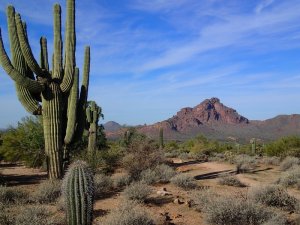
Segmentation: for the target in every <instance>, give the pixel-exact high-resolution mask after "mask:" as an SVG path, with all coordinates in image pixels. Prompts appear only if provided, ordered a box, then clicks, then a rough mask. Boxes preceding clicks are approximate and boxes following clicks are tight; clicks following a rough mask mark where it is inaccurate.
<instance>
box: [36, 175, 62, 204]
mask: <svg viewBox="0 0 300 225" xmlns="http://www.w3.org/2000/svg"><path fill="white" fill-rule="evenodd" d="M60 195H61V182H60V180H47V181H44V182H43V183H41V184H40V185H39V186H38V187H37V190H36V191H35V192H34V193H33V199H34V200H35V201H37V202H39V203H52V202H55V201H56V200H57V199H58V198H59V196H60Z"/></svg>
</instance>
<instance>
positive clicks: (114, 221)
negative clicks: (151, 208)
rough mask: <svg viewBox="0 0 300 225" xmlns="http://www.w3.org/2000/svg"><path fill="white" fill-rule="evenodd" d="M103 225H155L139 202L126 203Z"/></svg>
mask: <svg viewBox="0 0 300 225" xmlns="http://www.w3.org/2000/svg"><path fill="white" fill-rule="evenodd" d="M103 224H106V225H154V224H155V223H154V221H153V219H152V218H151V217H150V216H149V214H148V213H147V212H146V211H145V210H144V209H143V208H142V207H141V206H140V205H139V204H138V203H137V202H134V201H124V202H122V203H121V205H119V206H118V207H117V208H116V209H115V210H113V211H112V212H111V213H110V214H109V215H108V218H107V219H106V221H105V222H104V223H103ZM99 225H100V224H99ZM101 225H102V224H101Z"/></svg>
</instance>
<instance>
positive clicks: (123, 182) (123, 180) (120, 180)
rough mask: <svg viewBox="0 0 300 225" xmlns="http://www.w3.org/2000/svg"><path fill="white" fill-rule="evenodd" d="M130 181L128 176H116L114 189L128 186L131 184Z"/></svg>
mask: <svg viewBox="0 0 300 225" xmlns="http://www.w3.org/2000/svg"><path fill="white" fill-rule="evenodd" d="M131 181H132V179H131V177H130V176H129V175H128V174H125V175H122V176H118V177H115V178H114V181H113V182H114V183H113V184H114V187H115V188H122V187H125V186H128V185H129V184H130V183H131Z"/></svg>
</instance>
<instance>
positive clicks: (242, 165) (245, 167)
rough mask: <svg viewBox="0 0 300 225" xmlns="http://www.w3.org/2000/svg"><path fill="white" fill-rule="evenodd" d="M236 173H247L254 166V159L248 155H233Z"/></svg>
mask: <svg viewBox="0 0 300 225" xmlns="http://www.w3.org/2000/svg"><path fill="white" fill-rule="evenodd" d="M234 162H235V164H236V171H237V173H247V172H250V171H251V170H253V169H254V168H255V167H256V159H255V158H254V157H251V156H248V155H238V156H236V157H235V159H234Z"/></svg>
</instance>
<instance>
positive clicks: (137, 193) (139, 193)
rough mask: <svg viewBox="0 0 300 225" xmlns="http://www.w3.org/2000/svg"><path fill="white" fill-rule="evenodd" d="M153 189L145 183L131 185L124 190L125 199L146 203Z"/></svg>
mask: <svg viewBox="0 0 300 225" xmlns="http://www.w3.org/2000/svg"><path fill="white" fill-rule="evenodd" d="M151 192H152V190H151V188H150V187H149V186H148V185H147V184H145V183H143V182H135V183H131V184H130V185H129V186H128V187H126V188H125V190H124V196H125V198H127V199H129V200H135V201H138V202H145V200H146V199H147V197H148V196H149V195H150V194H151Z"/></svg>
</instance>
